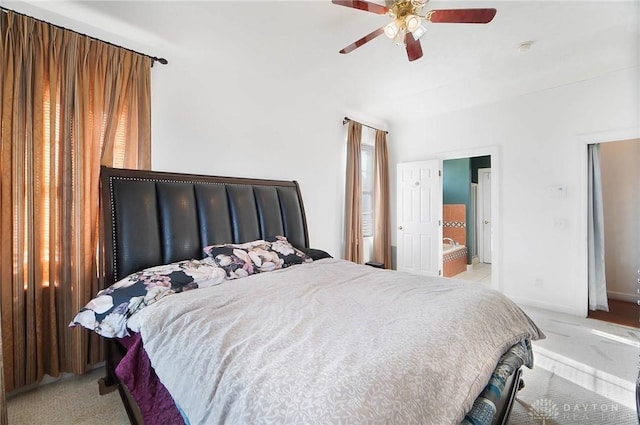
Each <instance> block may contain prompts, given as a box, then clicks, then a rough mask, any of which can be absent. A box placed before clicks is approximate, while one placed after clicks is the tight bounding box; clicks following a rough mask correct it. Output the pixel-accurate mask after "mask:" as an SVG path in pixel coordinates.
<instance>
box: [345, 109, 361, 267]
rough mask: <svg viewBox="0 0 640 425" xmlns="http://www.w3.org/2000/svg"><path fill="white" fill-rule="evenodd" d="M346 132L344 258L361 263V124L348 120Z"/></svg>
mask: <svg viewBox="0 0 640 425" xmlns="http://www.w3.org/2000/svg"><path fill="white" fill-rule="evenodd" d="M347 132H348V133H347V183H346V190H345V192H346V199H345V226H344V228H345V257H344V258H345V259H346V260H349V261H353V262H355V263H362V261H363V250H362V184H361V179H362V175H361V169H360V158H361V153H360V147H361V146H360V145H361V141H362V124H360V123H359V122H356V121H353V120H351V121H349V128H348V130H347Z"/></svg>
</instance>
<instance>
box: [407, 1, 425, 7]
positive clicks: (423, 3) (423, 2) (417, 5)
mask: <svg viewBox="0 0 640 425" xmlns="http://www.w3.org/2000/svg"><path fill="white" fill-rule="evenodd" d="M427 1H428V0H411V6H413V7H422V6H424V5H425V4H427Z"/></svg>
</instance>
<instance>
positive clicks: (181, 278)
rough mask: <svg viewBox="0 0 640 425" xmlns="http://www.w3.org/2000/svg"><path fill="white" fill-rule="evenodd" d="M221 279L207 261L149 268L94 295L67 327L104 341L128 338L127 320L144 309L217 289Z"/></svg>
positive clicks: (219, 271) (191, 261) (222, 276)
mask: <svg viewBox="0 0 640 425" xmlns="http://www.w3.org/2000/svg"><path fill="white" fill-rule="evenodd" d="M225 277H226V275H225V271H224V270H222V269H221V268H220V267H218V266H217V265H216V264H215V263H214V262H213V261H211V260H210V259H208V258H205V259H203V260H184V261H179V262H177V263H172V264H166V265H162V266H155V267H150V268H148V269H145V270H142V271H140V272H136V273H133V274H130V275H129V276H127V277H125V278H124V279H122V280H120V281H118V282H116V283H114V284H113V285H111V286H109V287H108V288H105V289H103V290H102V291H100V292H98V295H97V296H96V297H95V298H94V299H92V300H91V301H89V302H88V303H87V305H85V306H84V307H83V308H82V309H81V310H80V311H79V312H78V314H76V316H75V317H74V318H73V320H72V321H71V323H70V324H69V326H76V325H80V326H83V327H85V328H87V329H89V330H92V331H95V332H96V333H98V334H100V335H102V336H105V337H107V338H121V337H124V336H127V335H129V332H128V330H127V321H128V320H129V318H130V317H131V316H132V315H133V314H135V313H136V312H138V311H140V310H142V309H143V308H144V307H146V306H148V305H151V304H153V303H155V302H156V301H158V300H159V299H161V298H163V297H165V296H167V295H171V294H175V293H178V292H183V291H188V290H190V289H196V288H204V287H207V286H213V285H217V284H219V283H221V282H223V281H224V280H225Z"/></svg>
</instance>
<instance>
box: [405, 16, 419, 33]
mask: <svg viewBox="0 0 640 425" xmlns="http://www.w3.org/2000/svg"><path fill="white" fill-rule="evenodd" d="M421 23H422V21H421V20H420V17H419V16H417V15H407V16H406V17H405V18H404V24H405V26H406V27H407V31H411V32H414V31H415V30H417V29H418V28H420V24H421Z"/></svg>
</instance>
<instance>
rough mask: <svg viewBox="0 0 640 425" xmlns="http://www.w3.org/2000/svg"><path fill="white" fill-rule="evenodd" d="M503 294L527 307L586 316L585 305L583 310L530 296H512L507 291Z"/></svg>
mask: <svg viewBox="0 0 640 425" xmlns="http://www.w3.org/2000/svg"><path fill="white" fill-rule="evenodd" d="M505 295H506V296H507V297H508V298H509V299H510V300H511V301H513V302H515V303H516V304H518V305H526V306H529V307H535V308H541V309H543V310H548V311H555V312H557V313H564V314H570V315H572V316H578V317H587V316H586V311H587V309H586V307H585V309H584V311H583V310H580V309H575V308H571V307H570V306H566V305H562V304H551V303H546V302H542V301H538V300H532V299H531V298H524V297H518V296H513V295H511V294H508V293H505Z"/></svg>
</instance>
